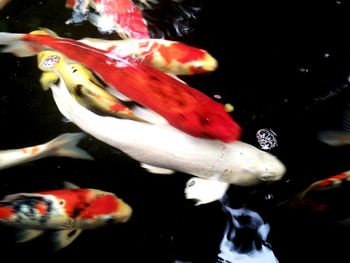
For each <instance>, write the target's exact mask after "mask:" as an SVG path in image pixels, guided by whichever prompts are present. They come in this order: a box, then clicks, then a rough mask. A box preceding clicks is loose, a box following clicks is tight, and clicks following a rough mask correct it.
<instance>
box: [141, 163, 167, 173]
mask: <svg viewBox="0 0 350 263" xmlns="http://www.w3.org/2000/svg"><path fill="white" fill-rule="evenodd" d="M141 167H142V168H145V169H146V170H147V171H148V172H150V173H154V174H173V173H174V171H173V170H170V169H165V168H160V167H156V166H152V165H149V164H146V163H141Z"/></svg>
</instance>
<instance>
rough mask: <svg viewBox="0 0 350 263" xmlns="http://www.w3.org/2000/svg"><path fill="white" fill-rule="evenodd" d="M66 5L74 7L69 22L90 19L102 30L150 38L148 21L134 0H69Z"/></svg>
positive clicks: (132, 36) (124, 36)
mask: <svg viewBox="0 0 350 263" xmlns="http://www.w3.org/2000/svg"><path fill="white" fill-rule="evenodd" d="M66 7H68V8H73V17H72V18H71V19H70V20H68V21H67V23H78V22H81V21H83V20H86V19H88V20H89V21H90V22H91V23H92V24H93V25H94V26H96V27H97V28H98V29H99V30H100V31H101V32H116V33H117V34H118V35H119V36H120V37H121V38H150V35H149V32H148V28H147V22H146V20H145V19H144V17H143V14H142V12H141V10H140V9H139V8H138V7H137V6H136V5H135V4H134V3H133V1H132V0H67V2H66ZM90 8H92V9H93V10H94V11H95V13H91V12H90ZM96 13H97V14H96Z"/></svg>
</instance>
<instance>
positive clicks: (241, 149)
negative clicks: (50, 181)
mask: <svg viewBox="0 0 350 263" xmlns="http://www.w3.org/2000/svg"><path fill="white" fill-rule="evenodd" d="M51 90H52V92H53V96H54V99H55V102H56V105H57V106H58V109H59V110H60V112H61V113H62V114H63V115H64V116H65V117H66V118H67V119H69V120H71V121H72V122H73V123H75V124H76V125H77V126H78V127H80V128H81V129H82V130H84V131H85V132H87V133H89V134H91V135H92V136H94V137H95V138H97V139H98V140H101V141H103V142H105V143H107V144H109V145H111V146H113V147H115V148H117V149H119V150H121V151H123V152H124V153H125V154H127V155H128V156H130V157H131V158H133V159H134V160H137V161H139V162H140V163H141V166H142V167H143V168H145V169H147V170H148V171H150V172H153V173H172V172H174V171H177V172H182V173H187V174H189V175H193V176H197V177H200V178H203V179H208V181H210V182H214V183H216V182H215V181H221V182H222V183H224V184H222V185H221V186H218V185H217V184H215V187H211V188H210V187H206V188H205V189H206V190H207V194H208V196H206V197H205V198H204V199H205V200H202V201H200V202H199V203H204V202H208V201H213V199H215V198H219V197H222V195H223V194H224V193H225V192H226V189H227V187H228V186H226V187H225V183H226V185H228V184H235V185H240V186H253V185H257V184H259V183H263V182H267V181H276V180H280V179H281V178H282V176H283V175H284V173H285V171H286V168H285V166H284V165H283V163H282V162H281V161H280V160H278V159H277V158H276V157H275V156H274V155H272V154H269V153H267V152H264V151H261V150H259V149H257V148H256V147H254V146H252V145H249V144H247V143H244V142H241V141H235V142H232V143H223V142H221V141H219V140H208V139H203V138H197V137H193V136H190V135H188V134H185V133H183V132H181V131H179V130H177V129H175V128H173V127H171V126H170V125H167V124H150V123H145V122H137V121H133V120H127V119H118V118H113V117H106V116H100V115H97V114H95V113H93V112H91V111H89V110H88V109H86V108H84V107H83V106H82V105H80V104H79V103H78V102H77V101H76V100H74V99H73V97H72V95H71V94H70V93H69V91H68V90H67V87H66V86H65V83H64V81H62V79H61V81H60V82H59V84H58V86H57V85H55V84H52V85H51ZM210 182H208V184H209V183H210ZM206 186H209V185H206ZM192 189H193V188H192ZM201 189H204V188H203V187H201ZM210 191H218V192H220V193H215V194H210V193H209V192H210ZM189 192H191V193H190V194H188V193H189ZM194 192H195V191H192V190H189V189H188V190H187V193H186V195H187V196H188V197H190V198H191V199H192V198H195V199H197V197H196V196H195V193H194ZM198 198H201V197H198Z"/></svg>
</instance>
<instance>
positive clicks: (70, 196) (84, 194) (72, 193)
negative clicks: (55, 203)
mask: <svg viewBox="0 0 350 263" xmlns="http://www.w3.org/2000/svg"><path fill="white" fill-rule="evenodd" d="M90 192H91V191H90V190H88V189H63V190H54V191H47V192H40V193H39V194H44V195H48V194H50V195H53V196H55V197H56V198H57V199H59V200H61V201H60V205H62V206H63V207H64V209H65V211H66V213H67V215H68V216H69V217H73V218H74V217H76V216H78V214H77V212H78V211H81V210H83V209H84V208H85V207H86V206H87V205H88V203H89V198H90V195H89V193H90Z"/></svg>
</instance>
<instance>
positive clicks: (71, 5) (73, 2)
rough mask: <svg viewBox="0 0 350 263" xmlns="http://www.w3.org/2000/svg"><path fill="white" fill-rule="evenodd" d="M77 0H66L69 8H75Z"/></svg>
mask: <svg viewBox="0 0 350 263" xmlns="http://www.w3.org/2000/svg"><path fill="white" fill-rule="evenodd" d="M75 1H76V0H67V1H66V7H67V8H73V7H74V4H75Z"/></svg>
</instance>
